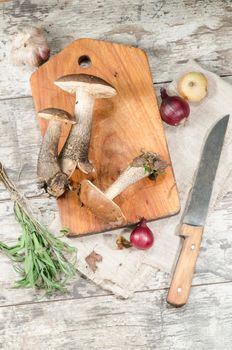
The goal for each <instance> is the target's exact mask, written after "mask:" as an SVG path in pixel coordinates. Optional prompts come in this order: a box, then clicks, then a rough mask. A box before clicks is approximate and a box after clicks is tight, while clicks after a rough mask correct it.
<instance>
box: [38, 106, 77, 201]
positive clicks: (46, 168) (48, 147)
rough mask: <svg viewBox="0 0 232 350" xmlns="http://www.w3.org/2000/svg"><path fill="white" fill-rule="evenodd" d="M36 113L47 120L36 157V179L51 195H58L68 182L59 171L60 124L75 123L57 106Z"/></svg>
mask: <svg viewBox="0 0 232 350" xmlns="http://www.w3.org/2000/svg"><path fill="white" fill-rule="evenodd" d="M38 115H39V117H40V118H43V119H47V120H49V124H48V126H47V130H46V132H45V135H44V137H43V141H42V145H41V148H40V152H39V157H38V163H37V176H38V181H39V184H40V186H41V187H42V188H44V189H45V190H46V192H47V193H49V194H50V195H51V196H54V197H60V196H61V195H62V194H63V193H64V192H65V190H66V189H67V187H68V183H69V180H68V176H67V174H65V173H64V172H62V171H61V169H60V165H59V162H58V144H59V139H60V134H61V126H62V124H63V123H68V124H75V121H74V120H73V119H72V117H71V115H70V114H69V113H68V112H66V111H63V110H61V109H57V108H47V109H43V110H42V111H40V112H38Z"/></svg>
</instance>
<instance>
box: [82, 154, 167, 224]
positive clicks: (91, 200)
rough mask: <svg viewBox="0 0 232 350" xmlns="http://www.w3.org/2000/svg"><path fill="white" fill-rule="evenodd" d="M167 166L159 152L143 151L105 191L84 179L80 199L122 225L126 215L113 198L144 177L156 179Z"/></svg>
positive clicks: (103, 216) (103, 217)
mask: <svg viewBox="0 0 232 350" xmlns="http://www.w3.org/2000/svg"><path fill="white" fill-rule="evenodd" d="M166 167H167V163H166V162H165V161H163V160H161V159H160V156H159V155H158V154H156V153H153V152H146V153H142V154H140V155H139V156H138V157H136V158H135V159H134V160H133V161H132V162H131V164H130V165H129V166H128V167H127V168H126V169H125V170H124V171H123V172H122V174H121V175H120V176H119V177H118V179H117V180H116V181H115V182H114V183H113V184H112V185H111V186H110V187H109V188H108V190H106V191H105V192H102V191H101V190H100V189H99V188H97V187H96V186H95V185H94V184H93V183H92V182H90V181H89V180H83V181H82V182H81V186H80V192H79V198H80V201H81V202H82V204H84V206H85V207H86V208H88V209H89V210H91V211H92V213H94V214H95V215H96V216H97V217H99V218H101V219H102V220H103V221H105V222H107V223H108V224H112V225H121V224H123V222H125V216H124V215H123V213H122V211H121V208H120V207H119V206H118V205H117V204H116V203H114V201H113V199H114V198H115V197H117V196H118V195H119V194H120V193H121V192H122V191H124V190H125V189H126V188H127V187H128V186H130V185H132V184H134V183H135V182H137V181H139V180H141V179H143V178H144V177H147V176H149V177H150V178H151V179H156V177H157V176H158V175H159V174H160V173H162V172H163V171H164V169H165V168H166Z"/></svg>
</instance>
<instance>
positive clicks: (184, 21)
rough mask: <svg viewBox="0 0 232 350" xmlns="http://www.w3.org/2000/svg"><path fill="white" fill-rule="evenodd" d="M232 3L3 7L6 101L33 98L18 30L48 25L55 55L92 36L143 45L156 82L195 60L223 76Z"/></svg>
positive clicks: (0, 76)
mask: <svg viewBox="0 0 232 350" xmlns="http://www.w3.org/2000/svg"><path fill="white" fill-rule="evenodd" d="M231 11H232V8H231V2H230V1H229V0H226V1H223V0H217V1H210V0H207V1H197V2H196V1H192V0H187V1H184V0H174V1H159V0H155V1H154V0H148V1H147V0H143V1H141V0H129V1H128V0H122V1H117V2H114V1H112V0H105V1H103V0H99V1H97V0H94V1H75V0H71V1H66V0H62V1H60V0H49V1H46V2H44V1H42V0H31V1H9V2H4V3H0V87H1V89H0V98H9V97H15V96H25V95H30V94H31V92H30V88H29V83H28V79H29V76H30V70H28V69H26V68H22V69H21V68H20V69H19V68H18V67H14V66H12V65H10V61H9V51H10V42H11V40H12V35H13V34H14V33H15V32H16V30H17V26H20V25H21V26H22V25H25V24H27V25H28V24H38V25H42V26H43V27H44V28H45V30H46V31H47V34H48V40H49V42H50V46H51V49H52V54H55V53H57V52H59V51H60V50H61V49H63V48H64V47H65V46H66V45H68V44H69V43H70V42H71V41H72V40H74V39H77V38H81V37H91V38H96V39H102V40H112V41H116V42H120V43H125V44H128V45H133V46H139V47H142V48H144V49H146V51H147V52H148V54H149V59H150V64H151V70H152V73H153V75H154V80H155V81H156V82H161V81H167V80H171V79H172V78H173V75H174V73H176V72H177V71H178V70H179V68H177V67H175V65H176V64H178V65H182V64H183V63H185V62H186V60H187V59H189V58H190V57H191V58H195V59H197V60H198V61H199V62H200V63H202V64H204V63H205V64H206V66H207V68H208V69H210V70H212V71H214V72H215V73H218V74H224V75H229V74H231V69H232V60H231V43H230V40H229V39H228V38H230V37H231V35H232V25H231V19H230V17H231Z"/></svg>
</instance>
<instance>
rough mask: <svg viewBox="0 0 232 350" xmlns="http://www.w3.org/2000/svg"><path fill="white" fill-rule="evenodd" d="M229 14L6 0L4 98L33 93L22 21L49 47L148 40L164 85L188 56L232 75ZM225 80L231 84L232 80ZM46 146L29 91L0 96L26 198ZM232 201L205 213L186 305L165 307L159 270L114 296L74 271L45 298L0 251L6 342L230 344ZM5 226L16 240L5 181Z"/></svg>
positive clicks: (11, 161)
mask: <svg viewBox="0 0 232 350" xmlns="http://www.w3.org/2000/svg"><path fill="white" fill-rule="evenodd" d="M231 12H232V7H231V1H230V0H225V1H224V0H216V1H210V0H206V1H197V2H194V1H191V0H187V1H184V0H174V1H172V2H170V1H158V0H155V1H153V0H148V1H147V0H144V1H139V0H136V1H134V0H129V1H125V0H122V1H120V2H117V3H115V4H114V2H112V1H111V0H106V1H102V0H99V1H96V0H94V1H83V2H81V1H75V0H70V1H66V0H61V1H60V0H49V1H47V2H46V3H45V2H44V1H42V0H30V1H24V0H23V1H21V0H20V1H6V2H2V1H0V99H7V98H12V97H17V96H19V97H20V96H21V97H22V96H27V95H31V92H30V87H29V82H28V79H29V76H30V73H31V72H30V71H29V70H28V69H26V68H18V67H14V66H12V65H10V62H9V49H10V40H11V36H12V35H13V34H14V33H15V32H16V26H18V25H22V24H31V23H33V24H39V25H42V26H43V27H44V28H45V29H46V31H47V32H48V39H49V42H50V45H51V49H52V54H55V53H57V52H59V51H60V50H61V49H62V48H64V47H65V46H66V45H68V44H69V43H70V42H71V41H72V40H74V39H77V38H79V37H92V38H97V39H102V40H113V41H116V42H121V43H125V44H128V45H134V46H139V47H143V48H145V49H146V50H147V52H148V55H149V60H150V64H151V70H152V73H153V77H154V81H155V82H164V81H168V80H172V79H173V77H174V74H175V73H176V72H177V71H178V70H179V67H178V66H180V65H182V64H184V63H185V62H186V60H187V59H188V58H189V57H192V58H196V59H197V60H198V61H199V62H200V63H201V64H203V65H204V64H205V65H206V66H207V68H208V69H210V70H212V71H214V72H216V73H217V74H221V75H231V73H232V60H231V40H230V38H231V34H232V24H231V23H232V22H231ZM176 65H177V67H176ZM226 79H227V80H228V81H230V82H232V77H227V78H226ZM158 87H159V86H158ZM39 144H40V134H39V131H38V127H37V123H36V121H35V115H34V109H33V103H32V100H31V98H21V99H13V100H6V101H1V102H0V161H3V163H5V164H6V166H7V168H8V169H11V171H9V175H10V176H11V177H12V178H13V179H14V180H17V178H18V174H19V173H20V170H22V172H21V179H20V181H19V182H18V183H19V187H20V188H21V189H22V190H23V191H26V194H27V195H28V196H35V195H36V196H39V195H40V193H41V192H40V191H39V190H38V189H37V186H36V180H35V179H36V176H35V175H36V159H37V152H38V149H39ZM32 204H33V207H35V208H41V209H42V212H43V221H44V223H45V224H48V223H49V222H50V220H51V218H52V217H54V215H55V212H56V204H55V201H54V200H53V199H49V200H48V199H47V198H45V197H43V196H42V197H40V198H33V200H32ZM231 207H232V202H231V192H229V193H227V195H225V196H224V198H223V199H222V200H221V202H220V203H219V204H218V207H217V211H216V214H215V215H214V216H210V217H209V219H208V223H207V228H206V234H205V235H204V239H203V242H202V249H201V252H200V256H199V259H198V263H197V273H196V275H195V277H194V280H193V284H194V285H199V284H200V285H201V286H196V287H194V288H192V291H191V296H190V300H189V303H188V305H187V306H186V307H184V308H182V309H173V308H171V307H170V306H168V305H167V304H166V302H165V298H166V293H167V291H166V290H157V289H163V288H166V287H168V283H169V276H168V275H167V274H165V273H162V272H157V273H156V274H154V275H152V276H151V278H150V279H149V280H148V281H147V283H146V285H145V286H144V288H143V291H141V292H137V293H136V294H135V296H134V298H133V299H132V300H127V301H121V300H117V299H115V297H113V296H109V295H107V294H109V293H108V292H105V291H103V290H101V289H100V288H98V287H97V286H95V285H94V284H92V283H91V282H89V281H86V280H84V279H82V278H79V277H77V278H75V280H74V281H73V282H72V283H71V284H70V286H69V287H68V291H69V292H68V294H66V295H64V296H61V295H57V296H53V297H52V298H50V299H49V301H48V302H46V300H47V298H46V297H44V298H43V297H42V296H41V294H40V293H38V292H34V291H31V290H20V289H13V288H12V287H11V286H12V281H13V280H14V279H15V278H16V277H17V276H16V274H15V273H14V271H13V269H12V266H11V263H10V262H9V260H8V259H7V258H6V257H4V256H3V255H2V254H0V348H1V349H7V350H12V349H13V350H17V349H20V350H21V349H23V350H27V349H31V348H33V349H35V350H37V349H44V348H48V349H64V348H65V349H67V350H69V349H70V350H71V349H75V350H76V349H77V350H79V349H80V350H85V349H87V350H89V349H101V350H102V349H107V350H111V349H120V350H124V349H129V350H130V349H133V350H134V349H136V348H138V349H146V350H149V349H152V350H153V349H158V350H177V349H178V350H182V349H183V350H186V349H188V350H209V349H211V350H230V349H231V344H232V340H231V339H232V327H231V310H232V297H231V296H232V284H231V283H223V282H225V281H232V260H231V256H232V238H231V234H230V232H232V225H231V215H232V210H231ZM0 224H1V229H0V240H4V241H7V242H12V241H13V239H14V238H16V237H17V235H18V234H19V227H18V225H17V224H16V222H15V221H14V218H13V213H12V204H11V202H10V201H9V196H8V194H6V192H5V191H4V190H3V188H2V186H1V185H0ZM212 237H213V238H212ZM207 283H208V284H212V285H204V284H207ZM215 283H216V284H215ZM217 283H219V284H217ZM154 289H156V291H152V290H154ZM31 303H32V304H31ZM18 304H24V305H18Z"/></svg>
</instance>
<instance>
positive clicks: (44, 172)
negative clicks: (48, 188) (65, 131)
mask: <svg viewBox="0 0 232 350" xmlns="http://www.w3.org/2000/svg"><path fill="white" fill-rule="evenodd" d="M60 132H61V123H60V122H59V121H55V120H51V121H50V122H49V124H48V127H47V130H46V133H45V135H44V138H43V141H42V145H41V148H40V152H39V158H38V163H37V174H38V177H39V179H41V180H42V181H45V182H47V181H48V180H49V179H51V178H52V177H53V176H54V175H55V174H57V173H58V172H60V167H59V164H58V163H57V149H58V143H59V138H60Z"/></svg>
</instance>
